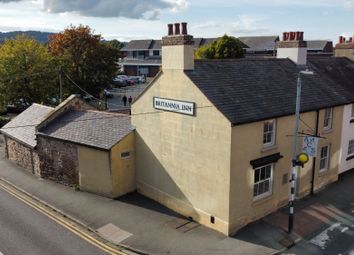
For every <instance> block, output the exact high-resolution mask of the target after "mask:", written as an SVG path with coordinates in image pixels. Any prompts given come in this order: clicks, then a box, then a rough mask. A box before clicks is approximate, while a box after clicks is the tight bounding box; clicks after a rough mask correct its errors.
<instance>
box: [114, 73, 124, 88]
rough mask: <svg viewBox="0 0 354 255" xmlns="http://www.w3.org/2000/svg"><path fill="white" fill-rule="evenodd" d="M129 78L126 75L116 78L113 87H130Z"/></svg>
mask: <svg viewBox="0 0 354 255" xmlns="http://www.w3.org/2000/svg"><path fill="white" fill-rule="evenodd" d="M127 80H128V76H126V75H118V76H117V77H115V78H114V79H113V82H112V83H113V85H115V86H117V87H124V86H127V85H128V82H127Z"/></svg>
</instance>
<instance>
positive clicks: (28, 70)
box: [0, 35, 59, 106]
mask: <svg viewBox="0 0 354 255" xmlns="http://www.w3.org/2000/svg"><path fill="white" fill-rule="evenodd" d="M55 68H56V63H55V59H54V58H53V56H52V55H51V54H50V52H49V50H48V48H46V47H45V46H44V45H42V44H40V43H39V42H37V41H36V40H35V39H33V38H30V37H27V36H24V35H20V36H17V37H16V38H15V39H8V40H5V42H4V43H3V44H2V45H1V47H0V105H2V106H4V105H6V104H9V103H19V102H22V103H28V104H31V103H33V102H37V103H50V102H51V99H52V98H53V97H54V96H55V95H57V94H58V92H59V89H58V86H57V77H58V75H57V72H56V69H55Z"/></svg>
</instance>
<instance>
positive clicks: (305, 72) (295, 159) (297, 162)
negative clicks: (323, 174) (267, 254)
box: [288, 69, 314, 233]
mask: <svg viewBox="0 0 354 255" xmlns="http://www.w3.org/2000/svg"><path fill="white" fill-rule="evenodd" d="M313 74H314V72H313V71H310V70H308V69H306V70H303V71H300V72H299V74H298V77H297V91H296V109H295V127H294V144H293V160H292V171H291V180H290V181H291V196H290V201H289V225H288V232H289V233H291V232H292V231H293V227H294V203H295V187H296V170H297V167H298V166H299V165H301V164H302V165H303V164H304V163H306V162H307V160H308V158H307V160H306V159H305V158H306V157H303V155H301V157H300V156H299V157H298V153H297V139H298V131H299V120H300V102H301V75H313ZM302 161H306V162H302Z"/></svg>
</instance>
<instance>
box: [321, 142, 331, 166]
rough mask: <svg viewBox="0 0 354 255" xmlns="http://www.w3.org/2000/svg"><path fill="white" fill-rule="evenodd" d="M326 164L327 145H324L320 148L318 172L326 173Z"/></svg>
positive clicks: (327, 155)
mask: <svg viewBox="0 0 354 255" xmlns="http://www.w3.org/2000/svg"><path fill="white" fill-rule="evenodd" d="M328 162H329V145H326V146H323V147H322V148H321V158H320V171H326V170H327V169H328Z"/></svg>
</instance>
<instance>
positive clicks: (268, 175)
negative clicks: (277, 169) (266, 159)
mask: <svg viewBox="0 0 354 255" xmlns="http://www.w3.org/2000/svg"><path fill="white" fill-rule="evenodd" d="M272 179H273V164H269V165H264V166H261V167H258V168H255V169H254V186H253V198H254V199H255V200H257V199H260V198H263V197H266V196H269V195H270V194H272V182H273V180H272Z"/></svg>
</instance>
